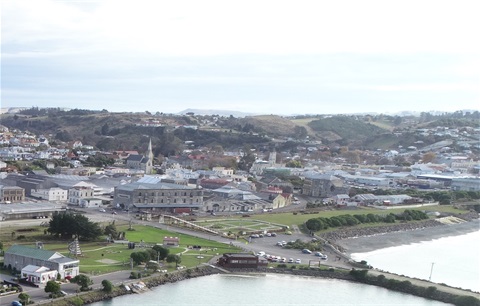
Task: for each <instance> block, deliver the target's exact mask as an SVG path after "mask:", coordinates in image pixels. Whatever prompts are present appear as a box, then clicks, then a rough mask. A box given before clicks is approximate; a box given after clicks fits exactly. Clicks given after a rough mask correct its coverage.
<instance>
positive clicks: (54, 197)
mask: <svg viewBox="0 0 480 306" xmlns="http://www.w3.org/2000/svg"><path fill="white" fill-rule="evenodd" d="M30 195H31V196H32V197H34V198H39V199H42V200H47V201H53V202H62V201H67V199H68V191H67V190H65V189H61V188H50V189H37V190H32V191H31V192H30Z"/></svg>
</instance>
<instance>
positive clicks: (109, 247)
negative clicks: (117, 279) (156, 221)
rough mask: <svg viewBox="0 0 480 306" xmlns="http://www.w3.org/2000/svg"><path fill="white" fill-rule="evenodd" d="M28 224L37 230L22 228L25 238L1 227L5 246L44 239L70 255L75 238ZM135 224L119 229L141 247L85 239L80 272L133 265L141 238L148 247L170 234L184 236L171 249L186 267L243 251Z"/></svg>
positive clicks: (48, 246)
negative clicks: (53, 234)
mask: <svg viewBox="0 0 480 306" xmlns="http://www.w3.org/2000/svg"><path fill="white" fill-rule="evenodd" d="M28 228H32V229H33V231H28V232H22V233H21V234H22V235H23V234H24V235H25V239H21V240H17V239H16V238H15V237H18V233H17V234H16V235H15V237H13V236H12V235H11V232H12V229H11V228H9V229H0V237H2V242H3V243H4V248H5V249H8V247H9V246H11V245H13V244H24V245H29V246H32V247H34V246H35V241H43V242H44V248H45V249H46V250H52V251H56V252H59V253H61V254H63V255H65V256H69V251H68V243H69V242H71V241H66V240H63V241H62V240H58V239H56V240H53V238H52V237H51V236H48V235H47V236H45V235H44V234H43V230H44V229H45V228H44V227H28ZM133 228H134V230H133V231H129V230H128V226H127V225H120V226H117V230H118V231H125V233H126V239H127V240H129V241H132V242H136V246H137V247H136V248H135V249H133V250H132V249H128V245H127V244H120V243H107V242H106V241H95V242H83V241H81V242H80V248H81V250H82V256H79V259H80V272H82V273H87V274H103V273H108V272H114V271H119V270H125V269H130V264H129V263H130V254H131V253H132V252H138V251H141V250H143V249H144V248H141V247H139V245H140V241H141V240H143V241H144V244H145V245H146V247H151V246H153V245H155V244H162V242H163V238H164V237H166V236H169V237H172V236H174V237H179V238H180V245H179V246H178V247H172V248H170V253H171V254H181V256H182V262H181V265H182V266H186V267H193V266H196V265H198V264H200V263H204V262H208V261H209V260H210V259H212V258H213V257H214V256H216V255H217V254H223V253H227V252H240V251H241V250H240V249H238V248H235V247H232V246H230V245H228V244H224V243H219V242H216V241H212V240H208V239H202V238H196V237H192V236H188V235H183V234H177V233H174V232H169V231H165V230H161V229H157V228H154V227H151V226H143V225H135V226H134V227H133ZM17 229H18V228H17ZM193 245H197V246H201V249H200V250H198V249H193V248H191V246H193ZM164 268H166V269H167V270H173V269H175V264H166V263H165V265H164Z"/></svg>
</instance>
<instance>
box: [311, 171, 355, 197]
mask: <svg viewBox="0 0 480 306" xmlns="http://www.w3.org/2000/svg"><path fill="white" fill-rule="evenodd" d="M348 191H349V188H348V187H347V186H344V184H343V181H342V180H341V179H339V178H337V177H336V176H333V175H325V174H308V175H306V176H305V180H304V184H303V188H302V194H303V195H306V196H310V197H319V198H328V197H332V196H335V195H338V194H348Z"/></svg>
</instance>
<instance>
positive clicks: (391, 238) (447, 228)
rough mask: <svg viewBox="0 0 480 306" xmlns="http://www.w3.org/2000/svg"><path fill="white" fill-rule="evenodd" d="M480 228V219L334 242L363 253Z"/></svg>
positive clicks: (349, 250) (350, 251)
mask: <svg viewBox="0 0 480 306" xmlns="http://www.w3.org/2000/svg"><path fill="white" fill-rule="evenodd" d="M478 230H480V219H476V220H472V221H469V222H465V223H460V224H452V225H442V226H435V227H429V228H424V229H417V230H410V231H403V232H394V233H385V234H378V235H374V236H365V237H357V238H348V239H342V240H337V241H336V244H338V245H340V246H341V247H343V248H344V249H345V250H346V253H347V254H349V255H351V254H353V253H365V252H371V251H374V250H378V249H383V248H388V247H393V246H398V245H404V244H410V243H415V242H421V241H429V240H434V239H439V238H442V237H448V236H458V235H463V234H466V233H470V232H474V231H478Z"/></svg>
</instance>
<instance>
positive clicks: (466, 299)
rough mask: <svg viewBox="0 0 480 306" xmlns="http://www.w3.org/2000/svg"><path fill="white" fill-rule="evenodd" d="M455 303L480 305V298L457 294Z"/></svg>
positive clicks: (461, 305) (458, 305)
mask: <svg viewBox="0 0 480 306" xmlns="http://www.w3.org/2000/svg"><path fill="white" fill-rule="evenodd" d="M454 304H455V305H457V306H480V300H479V299H477V298H476V297H473V296H466V295H464V296H457V297H456V298H455V301H454Z"/></svg>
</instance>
